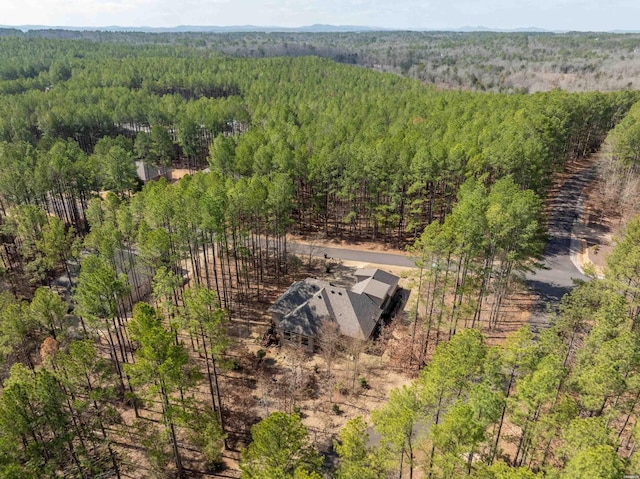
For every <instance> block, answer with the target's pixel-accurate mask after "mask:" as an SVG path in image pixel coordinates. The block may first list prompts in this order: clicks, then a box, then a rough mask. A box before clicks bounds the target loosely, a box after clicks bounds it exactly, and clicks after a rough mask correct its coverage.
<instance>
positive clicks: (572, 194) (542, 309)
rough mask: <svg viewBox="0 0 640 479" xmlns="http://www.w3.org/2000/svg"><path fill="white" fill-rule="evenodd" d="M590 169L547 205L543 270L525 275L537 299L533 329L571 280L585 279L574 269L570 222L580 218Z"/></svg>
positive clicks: (590, 178) (542, 321)
mask: <svg viewBox="0 0 640 479" xmlns="http://www.w3.org/2000/svg"><path fill="white" fill-rule="evenodd" d="M596 173H597V168H596V167H595V166H592V167H591V168H588V169H586V170H583V171H581V172H579V173H576V174H575V175H573V176H572V177H570V178H569V179H568V180H567V181H565V183H564V184H563V185H562V187H561V188H560V191H559V192H558V195H557V196H556V197H555V198H554V200H553V203H552V205H551V215H550V217H549V222H548V225H547V227H548V234H549V237H548V240H547V244H546V246H545V249H544V254H543V257H542V264H543V267H542V269H540V270H536V271H534V272H531V273H528V274H526V275H525V281H526V284H527V286H528V287H529V289H530V290H531V291H532V292H533V293H534V294H535V295H536V296H537V299H536V305H535V307H534V310H533V311H532V313H531V318H530V320H529V322H530V324H531V325H532V327H533V329H534V330H537V329H539V328H540V326H544V325H546V324H547V323H548V315H549V313H550V312H551V311H554V310H555V309H556V308H557V306H558V304H559V303H560V300H561V299H562V297H563V296H564V295H565V294H566V293H569V292H570V291H571V290H572V289H573V287H574V280H576V279H577V280H586V279H587V277H586V276H585V275H584V274H582V272H580V271H579V270H578V268H577V267H576V264H575V262H574V259H573V257H575V254H576V240H575V239H572V233H571V232H572V230H573V226H574V223H575V222H576V220H577V219H578V217H579V216H580V209H581V195H582V191H583V189H584V188H585V187H586V186H587V185H588V184H589V183H591V182H592V181H593V180H594V178H595V177H596Z"/></svg>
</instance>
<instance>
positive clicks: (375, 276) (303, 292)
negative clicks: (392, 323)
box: [269, 269, 399, 340]
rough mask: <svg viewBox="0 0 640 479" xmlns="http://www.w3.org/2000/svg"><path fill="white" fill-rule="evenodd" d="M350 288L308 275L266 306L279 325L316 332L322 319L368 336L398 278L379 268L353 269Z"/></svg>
mask: <svg viewBox="0 0 640 479" xmlns="http://www.w3.org/2000/svg"><path fill="white" fill-rule="evenodd" d="M356 278H358V279H359V282H358V283H356V284H355V285H354V286H353V287H352V288H351V290H348V289H346V288H342V287H339V286H335V285H333V284H331V283H328V282H326V281H321V280H317V279H312V278H307V279H306V280H305V281H298V282H296V283H293V284H292V285H291V287H290V288H289V289H288V290H287V291H285V293H284V294H283V295H282V296H280V297H279V298H278V299H277V300H276V302H275V303H274V304H273V305H272V306H271V307H270V308H269V311H270V312H273V313H276V314H278V315H279V316H280V323H279V326H280V328H281V329H282V330H284V331H291V332H294V333H297V334H302V335H305V336H315V335H316V334H318V333H319V331H320V329H321V327H322V323H323V322H324V321H335V322H336V323H338V326H339V327H340V332H341V334H343V335H345V336H350V337H353V338H357V339H365V340H366V339H368V338H369V337H370V336H371V334H372V333H373V330H374V329H375V327H376V325H377V324H378V321H379V320H380V316H381V315H382V309H380V308H381V305H382V304H383V303H384V302H385V300H386V299H387V297H388V296H389V295H391V294H393V293H394V292H395V289H396V287H397V285H398V281H399V278H398V277H397V276H394V275H392V274H389V273H386V272H385V271H382V270H379V269H360V270H357V271H356Z"/></svg>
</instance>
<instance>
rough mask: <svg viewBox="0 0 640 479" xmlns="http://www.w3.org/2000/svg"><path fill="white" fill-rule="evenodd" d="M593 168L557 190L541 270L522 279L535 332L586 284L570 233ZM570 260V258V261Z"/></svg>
mask: <svg viewBox="0 0 640 479" xmlns="http://www.w3.org/2000/svg"><path fill="white" fill-rule="evenodd" d="M596 172H597V170H596V168H595V167H592V168H590V169H587V170H585V171H583V172H581V173H578V174H576V175H574V176H572V177H571V178H569V179H568V180H567V181H566V182H565V183H564V185H562V187H561V188H560V191H559V192H558V194H557V196H556V198H555V199H554V201H553V204H552V206H551V216H550V218H549V222H548V234H549V237H548V240H547V244H546V246H545V250H544V254H543V258H542V260H541V263H542V268H541V269H539V270H536V271H534V272H531V273H527V274H526V275H525V281H526V284H527V286H528V287H529V289H530V290H531V291H532V292H533V293H534V294H536V296H537V301H536V304H535V307H534V310H533V311H532V314H531V318H530V323H531V325H532V326H533V328H534V330H537V329H538V328H539V327H540V326H545V325H546V324H547V323H548V317H549V314H550V313H551V312H552V311H555V309H556V308H557V306H558V304H559V303H560V300H561V299H562V297H563V296H564V295H565V294H567V293H569V292H570V291H571V290H572V289H573V287H574V280H586V279H587V277H586V276H585V275H583V274H582V273H581V272H580V271H579V270H578V268H577V267H576V265H575V263H574V261H575V253H576V251H575V249H576V246H577V245H576V244H575V243H576V241H575V240H574V241H572V239H571V230H572V229H573V225H574V223H575V221H576V220H577V218H578V217H579V214H580V209H581V194H582V190H583V189H584V188H585V187H586V186H587V185H588V184H589V183H590V182H591V181H593V179H594V178H595V176H596ZM287 248H288V249H289V251H291V252H292V253H296V254H299V255H303V256H305V255H309V254H311V255H312V256H317V257H323V256H324V255H325V254H326V255H327V257H328V258H332V259H341V260H347V261H360V262H363V263H372V264H379V265H390V266H404V267H413V266H415V265H414V263H413V261H412V260H411V258H409V257H408V256H404V255H399V254H392V253H382V252H377V251H363V250H356V249H348V248H334V247H328V246H324V245H310V244H306V243H295V242H289V243H287ZM572 257H573V258H572Z"/></svg>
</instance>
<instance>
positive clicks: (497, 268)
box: [0, 34, 640, 478]
mask: <svg viewBox="0 0 640 479" xmlns="http://www.w3.org/2000/svg"><path fill="white" fill-rule="evenodd" d="M105 35H106V34H105ZM107 36H108V35H107ZM119 38H121V37H119V36H118V35H115V36H112V37H109V40H110V41H108V42H96V41H88V40H59V39H43V38H38V37H37V36H36V35H26V38H16V37H11V36H9V37H6V38H4V37H1V38H0V244H1V248H0V257H1V259H2V264H1V266H2V269H1V270H0V273H1V274H2V281H3V282H2V288H3V289H6V290H7V291H3V292H2V293H1V294H0V306H1V309H0V378H1V379H2V381H3V383H2V388H1V389H0V426H2V427H0V475H2V476H4V475H6V476H7V477H37V476H38V474H40V473H42V474H45V475H46V476H47V477H54V476H56V475H60V474H66V475H69V476H77V477H92V476H96V475H99V474H105V473H106V474H110V473H113V474H115V475H116V476H118V477H119V475H120V472H121V471H123V470H126V468H127V467H129V468H130V467H131V466H132V462H127V460H125V459H126V458H128V461H131V458H130V457H128V454H130V452H129V451H128V449H127V448H126V447H124V446H122V444H120V443H119V440H120V439H122V437H123V436H125V435H127V437H132V438H135V439H133V441H134V442H136V447H137V446H138V444H139V447H140V449H142V450H143V451H144V463H145V467H146V468H147V469H145V470H146V471H147V472H148V473H149V474H150V475H153V476H155V477H163V475H166V474H171V475H175V476H178V477H186V476H187V475H188V473H187V472H186V471H188V470H190V468H195V467H202V468H203V469H205V470H207V471H213V470H215V469H216V468H217V467H219V466H220V464H221V461H222V454H221V451H222V449H223V448H224V447H227V446H229V447H238V448H241V447H242V446H244V445H247V444H248V443H249V440H250V437H253V440H254V443H253V444H252V445H251V446H249V447H248V448H246V449H244V452H243V453H242V454H240V456H239V459H240V465H239V467H240V469H241V470H242V471H243V472H242V474H243V477H275V475H278V477H294V478H301V477H313V478H317V477H320V476H319V473H320V472H322V471H323V468H322V461H323V458H322V455H321V454H320V452H322V453H324V451H318V450H317V448H316V447H315V444H312V442H311V441H310V440H309V437H308V430H307V428H306V427H305V426H304V425H303V424H302V422H301V421H302V416H301V414H298V413H299V411H296V410H295V407H293V405H294V403H293V402H291V403H289V406H288V408H289V409H291V411H287V413H285V412H276V413H275V414H273V415H270V416H268V417H267V418H263V420H262V421H259V420H260V419H261V418H259V417H257V416H256V415H257V413H256V411H257V406H256V407H253V409H252V408H251V407H250V406H249V407H247V408H246V409H244V410H240V407H241V406H242V405H244V404H250V405H251V404H253V403H251V401H252V400H254V398H253V397H252V393H251V392H249V393H247V394H244V397H243V394H241V393H238V392H237V390H236V389H239V388H240V386H241V385H242V386H245V385H246V384H249V385H254V386H253V387H255V384H256V383H257V382H258V381H259V380H264V378H267V381H268V383H269V384H275V383H277V382H278V381H277V380H276V379H275V377H274V376H272V377H271V378H269V374H268V373H267V372H266V371H268V366H267V365H266V364H265V362H263V361H262V360H263V358H264V356H265V355H266V354H267V353H266V352H265V351H263V350H261V351H262V354H258V352H256V353H255V354H254V353H251V354H250V355H249V356H250V359H249V360H248V361H245V362H244V363H243V362H242V361H241V360H242V359H243V358H242V357H240V356H229V355H228V350H229V348H232V347H234V344H232V341H231V335H232V334H234V335H235V339H236V340H238V341H239V340H241V339H243V340H247V341H248V340H249V338H250V336H251V334H250V331H251V322H252V321H259V320H260V317H259V314H261V313H264V311H262V312H256V310H255V309H252V308H255V305H256V304H257V305H259V306H260V307H264V305H265V304H269V303H270V302H271V301H273V299H274V298H275V297H277V294H279V292H281V291H282V290H283V289H282V288H284V287H285V286H286V285H287V284H289V283H290V281H291V280H292V279H294V278H296V275H295V273H296V272H297V270H299V269H300V267H301V261H300V259H299V258H295V257H294V256H293V255H291V254H290V251H289V250H288V248H287V238H288V237H289V234H290V233H298V234H302V235H312V234H320V235H322V236H324V237H326V238H329V239H351V240H359V241H361V240H368V241H374V242H380V243H385V244H386V245H392V246H394V247H399V248H402V247H405V246H407V245H409V244H412V245H413V246H412V248H411V254H412V256H414V257H415V258H416V265H417V266H418V268H417V270H419V274H420V284H421V286H418V288H417V294H418V295H419V296H421V299H420V300H419V301H417V304H416V314H415V316H414V318H413V320H414V323H413V324H414V333H416V326H415V325H417V324H418V320H417V315H418V313H417V311H418V304H421V305H422V307H423V308H424V309H427V310H428V311H429V313H428V314H425V315H424V318H423V319H424V321H423V322H424V323H425V324H427V323H428V325H429V326H428V327H426V328H425V329H426V341H425V342H424V343H423V345H421V347H420V348H418V349H421V351H420V354H419V357H418V358H417V359H418V361H416V363H417V364H418V366H417V367H420V368H421V371H420V372H419V374H418V377H417V379H415V381H413V382H412V383H411V384H408V385H407V386H405V387H403V388H400V389H396V390H394V391H393V392H392V394H391V396H390V397H389V401H388V403H387V405H385V406H384V407H383V408H382V409H380V410H379V411H378V412H375V413H373V414H372V417H371V421H372V423H373V426H374V428H375V429H376V431H377V433H378V434H379V435H380V441H379V444H378V445H377V446H376V447H375V448H374V447H371V446H369V444H368V438H367V434H368V433H367V427H368V426H367V424H366V423H365V422H364V421H363V420H353V421H352V422H349V423H348V424H347V426H346V428H345V429H344V430H343V431H342V432H341V434H340V435H339V437H337V438H335V439H336V440H337V441H336V443H335V451H337V452H338V454H339V455H340V457H341V464H340V467H339V468H338V470H337V471H336V473H337V475H338V477H349V475H350V474H354V473H357V474H361V475H362V477H372V476H371V473H373V474H378V475H380V474H387V473H389V474H392V472H390V471H395V470H397V467H398V465H399V467H400V468H403V467H405V468H411V470H412V469H413V468H414V467H416V469H417V468H418V467H421V468H423V470H424V471H426V473H427V474H430V475H431V476H432V477H443V478H444V477H457V476H462V475H471V474H474V475H476V476H477V477H486V478H494V477H495V478H502V477H536V476H535V474H533V472H531V471H527V470H525V469H524V467H526V466H528V467H533V468H536V469H537V470H540V471H548V472H549V477H556V476H557V474H558V471H557V470H556V469H554V468H555V467H556V466H558V467H559V468H560V469H563V471H562V473H560V476H557V477H562V478H564V477H567V478H569V477H582V476H581V474H584V471H585V470H588V469H589V468H592V467H594V466H595V465H597V464H600V465H601V466H602V474H601V477H616V478H617V477H620V474H622V471H623V470H624V467H623V466H624V464H623V461H622V459H620V458H619V457H618V455H617V454H616V450H615V447H618V446H619V445H620V443H621V442H622V439H621V438H624V441H626V443H627V445H628V444H629V442H630V441H631V440H632V436H633V434H636V433H637V431H636V432H633V431H632V430H634V431H635V430H636V429H637V427H635V426H634V424H635V414H634V408H635V407H636V404H637V403H638V397H640V394H639V393H638V391H639V389H638V387H637V382H638V381H637V378H636V376H637V370H636V366H637V360H636V358H635V356H636V355H635V352H634V353H633V355H632V357H624V355H623V354H620V351H621V350H623V349H625V348H629V349H630V350H632V349H633V348H634V347H635V345H636V344H638V338H637V337H636V336H637V331H636V329H637V328H636V327H635V326H636V322H637V317H638V308H637V297H636V296H637V295H636V291H637V287H636V285H635V283H636V280H635V276H634V274H635V273H636V270H635V269H634V268H635V265H634V264H632V262H628V261H626V259H625V258H626V256H625V253H628V255H627V256H629V257H632V258H635V256H637V252H636V251H635V250H636V249H637V247H636V246H637V236H638V235H637V230H638V227H637V223H633V224H631V225H630V227H629V229H628V230H627V231H626V233H625V234H626V237H625V238H624V239H623V240H621V242H620V245H619V249H618V250H617V253H616V255H613V256H612V259H611V264H610V269H609V270H608V271H607V274H606V275H605V278H604V279H603V280H598V281H594V282H593V283H587V284H586V285H583V286H581V287H580V288H578V289H576V290H575V292H574V294H573V295H572V296H570V297H567V299H565V301H564V302H563V303H562V307H561V309H560V312H559V314H558V317H557V318H556V319H555V321H554V325H553V327H552V328H551V329H549V331H547V332H546V333H545V334H544V335H543V336H541V338H540V340H539V341H536V340H535V339H534V338H533V335H532V333H531V332H530V331H529V330H528V328H525V329H523V330H521V331H519V332H518V333H517V334H516V335H514V336H513V337H511V338H510V339H509V340H508V341H507V344H506V345H505V347H504V348H501V349H499V348H493V347H489V346H488V345H487V343H486V339H485V337H484V336H483V335H482V332H485V333H486V332H491V331H492V330H494V329H495V328H496V327H497V326H498V325H499V323H500V321H501V320H502V316H503V315H502V307H503V304H504V302H505V301H506V298H507V297H508V295H509V293H510V292H511V288H512V285H513V283H514V278H515V275H516V274H517V273H520V272H521V271H524V270H526V269H527V268H531V267H532V261H531V260H532V259H535V258H537V257H538V256H539V255H540V253H541V251H542V245H543V241H544V227H543V217H542V215H543V200H544V198H545V196H546V195H547V193H548V191H549V187H550V185H551V178H552V176H553V174H554V173H557V172H561V171H563V169H564V167H565V165H566V164H567V163H568V162H569V161H571V160H575V159H579V158H583V157H585V156H588V155H590V154H591V153H593V152H594V151H596V150H597V149H598V148H600V146H601V144H602V143H603V141H604V140H605V138H606V137H607V135H608V134H609V132H610V131H613V132H612V133H611V134H609V136H608V139H607V145H608V147H609V148H611V149H612V151H615V152H616V153H615V154H616V155H619V160H620V162H621V164H622V166H624V165H625V164H635V163H636V162H637V155H635V156H634V151H635V150H634V148H635V143H634V142H635V141H636V140H635V136H637V135H636V134H635V129H636V128H635V119H636V117H637V111H638V106H637V101H638V99H639V98H640V97H639V96H638V93H637V92H634V91H617V92H610V93H600V92H589V93H568V92H564V91H560V90H554V91H550V92H546V93H536V94H523V93H512V94H498V93H489V92H470V91H452V90H439V89H437V88H435V87H433V86H426V85H424V84H423V83H421V82H419V81H416V80H415V79H411V78H406V77H402V76H398V75H396V74H391V73H381V72H377V71H373V70H370V69H365V68H361V67H357V66H352V65H345V64H341V63H336V62H334V61H332V60H329V59H326V58H320V57H317V56H300V57H276V58H246V59H245V58H232V57H228V56H225V55H222V54H221V53H220V52H219V51H216V50H215V49H210V48H206V42H205V44H202V45H192V44H191V43H190V41H186V40H185V42H184V44H181V45H169V44H162V42H157V43H160V44H157V45H156V44H153V42H147V43H145V42H133V43H122V44H121V43H119V41H118V39H119ZM93 40H95V38H94V39H93ZM177 43H179V42H177ZM265 56H266V55H265ZM629 111H630V112H631V114H630V115H629V116H626V117H625V115H627V113H628V112H629ZM616 125H617V126H616ZM171 167H181V168H182V169H184V170H187V172H188V173H189V174H186V175H184V176H183V177H182V178H181V179H179V180H177V181H175V182H171V181H169V180H168V178H167V176H168V175H167V174H166V172H167V170H168V168H171ZM141 170H145V171H146V170H149V171H151V170H153V171H156V172H158V176H159V179H157V180H154V181H147V182H146V184H144V185H143V184H142V183H143V180H142V179H141V178H139V175H140V171H141ZM145 181H146V180H145ZM309 263H311V260H310V259H309ZM327 266H328V265H327ZM489 297H491V306H490V307H488V306H487V304H488V298H489ZM263 309H264V308H263ZM487 312H488V317H487ZM587 313H588V314H587ZM261 325H264V324H261ZM480 330H483V331H482V332H481V331H480ZM432 332H433V341H432V342H431V343H430V342H429V337H430V336H429V335H430V334H431V333H432ZM415 337H416V335H415V334H414V337H413V338H412V341H411V348H412V354H413V345H414V344H413V342H414V339H415ZM445 338H446V340H445ZM407 343H408V342H407ZM579 344H580V345H584V347H583V348H579V347H578V345H579ZM343 349H345V351H346V352H345V354H346V355H348V356H350V357H352V358H353V360H352V361H353V363H354V366H353V375H352V377H351V378H350V382H351V384H352V387H351V389H355V388H356V385H357V384H359V385H360V389H361V390H366V388H367V380H366V378H363V377H358V374H357V373H358V366H357V360H358V358H359V356H360V354H361V353H362V351H363V349H362V348H360V349H358V346H357V345H355V346H354V345H353V344H349V345H347V346H344V347H343ZM600 349H602V350H603V351H604V352H600ZM343 352H344V351H343ZM325 353H326V352H325ZM609 353H611V354H609ZM613 353H616V354H613ZM325 356H326V354H325ZM413 359H414V358H413V356H412V358H411V361H413ZM296 360H297V359H296V357H295V355H294V357H293V358H292V359H290V361H291V362H292V364H293V363H294V361H296ZM411 361H410V364H409V365H408V367H412V366H413V364H412V363H411ZM292 369H293V370H295V371H298V370H302V369H303V366H295V367H292ZM328 369H330V368H328ZM237 371H244V372H245V373H246V371H253V372H255V377H251V378H247V377H246V376H244V377H241V381H237V382H234V381H235V380H237V379H238V376H233V374H234V373H236V372H237ZM317 373H318V371H314V373H313V374H314V375H316V376H313V377H320V376H319V375H317ZM238 374H240V373H238ZM326 376H327V377H328V378H329V379H330V380H331V377H332V376H331V371H328V372H327V373H326ZM294 379H295V378H294ZM292 381H293V380H292ZM295 381H297V379H295ZM295 381H293V382H292V383H291V384H293V387H292V389H291V390H294V391H298V390H304V391H308V392H309V391H310V393H313V391H315V389H314V388H315V387H316V386H315V385H314V384H313V383H312V380H311V379H309V383H305V386H304V387H302V385H301V384H302V383H301V382H297V383H296V382H295ZM313 381H317V379H314V380H313ZM245 383H246V384H245ZM284 387H285V386H284V385H283V386H282V388H283V390H284ZM331 387H332V389H330V392H329V397H331V394H333V391H334V389H338V390H339V389H348V388H347V387H346V386H345V385H342V386H341V387H340V386H339V385H337V384H336V385H332V386H331ZM247 390H249V389H243V390H242V391H247ZM249 391H250V390H249ZM292 394H293V393H292ZM291 397H293V395H292V396H291ZM333 406H334V408H333V412H334V413H335V414H336V415H338V414H340V407H338V405H337V404H333ZM288 413H292V414H288ZM387 419H390V420H387ZM505 421H507V423H508V424H509V425H510V427H511V426H513V427H516V429H517V431H518V434H508V433H507V432H506V431H505V429H503V426H504V425H505V424H506V423H505ZM254 424H255V425H254ZM425 424H426V425H427V426H428V431H425V432H424V434H421V435H419V434H418V431H420V429H421V428H423V429H424V426H425ZM252 425H253V427H251V426H252ZM589 428H593V429H594V430H597V431H599V432H600V434H599V435H598V436H597V437H595V438H591V439H590V438H588V437H586V434H585V431H586V430H588V429H589ZM607 428H608V429H607ZM278 433H279V434H278ZM129 434H130V435H131V436H128V435H129ZM616 434H617V435H618V438H617V439H616V438H614V436H615V435H616ZM418 436H420V437H418ZM273 437H276V438H278V440H279V441H283V442H286V441H288V440H289V439H290V444H288V445H289V446H291V448H292V450H291V454H286V455H282V454H281V456H282V457H279V456H278V455H274V453H273V444H272V443H271V442H270V438H273ZM514 438H515V439H514ZM509 441H511V442H509ZM514 441H515V444H516V447H515V451H512V452H511V453H504V451H503V450H502V448H503V447H505V444H507V443H508V444H510V445H513V444H514ZM418 446H419V447H422V448H423V451H422V452H421V453H420V454H417V450H415V449H414V448H415V447H418ZM556 446H557V447H556ZM509 454H510V455H509ZM285 456H287V457H285ZM292 458H293V459H292ZM501 458H506V459H509V458H511V459H512V461H511V463H512V465H514V466H518V468H517V469H516V468H513V469H510V468H509V467H508V466H507V465H506V464H505V463H503V462H501V461H499V459H501ZM198 461H199V462H198ZM363 463H369V464H371V468H369V469H368V470H367V468H366V467H365V466H363ZM203 464H204V465H203ZM629 464H632V468H633V467H635V465H633V464H635V463H633V461H631V462H630V463H629ZM520 466H522V467H520ZM560 469H558V470H560ZM354 471H355V472H354ZM325 472H326V471H325ZM554 474H556V475H554Z"/></svg>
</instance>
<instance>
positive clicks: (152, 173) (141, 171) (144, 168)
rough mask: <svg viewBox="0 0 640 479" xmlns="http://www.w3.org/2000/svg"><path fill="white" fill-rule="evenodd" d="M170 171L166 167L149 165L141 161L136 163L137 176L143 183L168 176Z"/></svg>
mask: <svg viewBox="0 0 640 479" xmlns="http://www.w3.org/2000/svg"><path fill="white" fill-rule="evenodd" d="M168 171H169V169H168V168H166V167H164V166H154V165H149V164H147V163H145V162H144V161H141V160H137V161H136V175H138V178H139V179H140V181H142V182H143V183H147V182H148V181H153V180H158V179H160V178H161V177H163V176H167V173H168Z"/></svg>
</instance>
